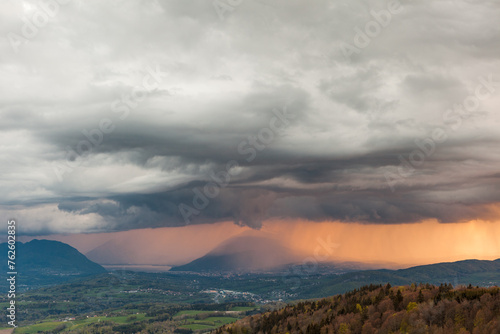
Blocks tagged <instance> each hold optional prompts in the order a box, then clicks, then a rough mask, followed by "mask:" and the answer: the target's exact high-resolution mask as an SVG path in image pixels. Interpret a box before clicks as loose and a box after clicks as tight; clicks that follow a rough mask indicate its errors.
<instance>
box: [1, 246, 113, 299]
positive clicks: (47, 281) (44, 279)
mask: <svg viewBox="0 0 500 334" xmlns="http://www.w3.org/2000/svg"><path fill="white" fill-rule="evenodd" d="M0 249H3V252H4V254H7V249H8V245H7V243H2V244H0ZM15 255H16V259H15V261H14V262H15V263H16V269H15V270H16V272H17V273H18V274H17V279H18V281H17V287H18V288H20V289H21V290H23V289H31V288H34V287H40V286H46V285H51V284H58V283H62V282H66V281H68V280H70V279H72V278H77V277H84V276H89V275H94V274H100V273H104V272H106V269H104V268H103V267H102V266H100V265H99V264H97V263H95V262H92V261H90V260H89V259H87V258H86V257H85V255H83V254H82V253H80V252H79V251H78V250H76V249H75V248H73V247H71V246H70V245H67V244H65V243H62V242H59V241H52V240H38V239H34V240H32V241H30V242H27V243H21V242H17V243H16V253H15ZM2 266H3V271H4V272H8V271H12V270H7V261H4V263H2ZM2 283H3V282H2Z"/></svg>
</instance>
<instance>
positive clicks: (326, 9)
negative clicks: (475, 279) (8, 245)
mask: <svg viewBox="0 0 500 334" xmlns="http://www.w3.org/2000/svg"><path fill="white" fill-rule="evenodd" d="M36 3H38V2H37V1H10V2H9V1H3V2H2V4H1V5H0V6H1V8H0V29H1V32H2V39H0V71H1V72H0V73H1V77H0V117H1V122H0V128H1V131H0V137H1V138H0V175H1V179H0V188H1V192H0V203H1V205H0V212H1V215H2V216H4V217H6V218H8V217H15V218H16V219H18V221H20V223H19V224H20V226H22V229H21V230H20V231H19V232H22V233H24V234H31V235H40V234H50V233H81V232H104V231H121V230H130V229H136V228H145V227H165V226H183V225H185V224H201V223H203V224H204V223H214V222H219V221H227V220H232V221H234V222H235V223H237V224H240V225H248V226H250V227H252V228H259V227H260V226H261V225H262V222H263V221H265V220H266V219H276V218H282V219H284V220H286V219H292V218H299V219H302V220H306V221H311V223H312V222H313V221H343V222H363V223H375V224H394V223H411V222H418V221H421V220H427V219H436V220H438V221H439V222H443V223H446V222H457V221H464V220H474V219H481V220H486V221H496V220H497V219H498V214H499V210H498V203H499V202H500V150H499V144H500V131H499V128H500V114H499V110H498V109H499V107H500V84H499V83H500V73H499V72H500V71H499V69H500V61H499V58H500V25H499V24H498V21H499V18H500V2H498V1H496V0H483V1H479V0H478V1H475V0H447V1H444V0H442V1H409V0H401V1H400V3H391V1H360V0H356V1H333V0H330V1H285V0H282V1H270V0H259V1H257V0H241V1H238V0H232V1H227V2H226V0H220V1H219V2H215V3H216V4H217V5H216V6H214V5H213V2H212V1H201V0H199V1H184V0H178V1H172V0H171V1H146V0H144V1H132V0H131V1H126V0H123V1H121V0H117V1H108V2H104V1H79V0H73V1H62V0H61V2H60V3H56V2H52V6H51V7H50V8H46V9H43V8H42V7H40V6H39V5H37V4H36ZM54 4H55V5H54ZM460 105H462V107H460ZM226 173H227V175H226ZM213 174H216V175H217V176H215V177H214V176H213ZM211 175H212V176H211ZM217 178H219V184H217V183H216V182H215V180H214V179H217ZM226 180H227V181H229V182H226ZM200 194H201V195H200Z"/></svg>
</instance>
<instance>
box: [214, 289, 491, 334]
mask: <svg viewBox="0 0 500 334" xmlns="http://www.w3.org/2000/svg"><path fill="white" fill-rule="evenodd" d="M212 333H214V334H233V333H271V334H272V333H290V334H299V333H303V334H321V333H352V334H354V333H366V334H371V333H462V334H465V333H497V334H498V333H500V288H498V287H493V288H478V287H476V288H473V287H472V286H469V287H467V288H465V287H461V288H458V289H453V287H452V286H451V284H450V285H448V284H444V285H440V286H439V287H437V286H433V285H430V284H425V285H424V284H421V285H419V286H417V285H415V284H412V285H411V286H401V287H391V286H390V285H389V284H387V285H385V286H382V285H370V286H364V287H362V288H360V289H359V290H354V291H351V292H348V293H345V294H344V295H337V296H334V297H330V298H324V299H321V300H318V301H308V302H299V303H298V304H296V305H290V306H287V307H285V308H283V309H281V310H277V311H272V312H267V313H264V314H257V315H252V316H249V317H246V318H244V319H242V320H239V321H237V322H236V323H234V324H231V325H226V326H223V327H221V328H219V329H217V330H215V331H213V332H212Z"/></svg>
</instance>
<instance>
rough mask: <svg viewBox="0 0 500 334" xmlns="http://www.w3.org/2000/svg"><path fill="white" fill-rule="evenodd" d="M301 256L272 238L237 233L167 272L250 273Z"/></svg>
mask: <svg viewBox="0 0 500 334" xmlns="http://www.w3.org/2000/svg"><path fill="white" fill-rule="evenodd" d="M301 259H302V258H301V257H300V256H299V255H298V254H297V253H295V252H294V251H293V250H291V249H289V248H287V247H285V246H283V245H281V244H279V243H277V242H276V240H272V239H268V238H263V237H255V236H237V237H234V238H231V239H229V240H226V241H225V242H223V243H222V244H220V245H219V246H217V247H216V248H215V249H213V250H212V251H210V252H209V253H208V254H206V255H205V256H202V257H201V258H198V259H196V260H194V261H192V262H190V263H187V264H185V265H182V266H177V267H174V268H172V269H171V271H194V272H208V271H211V272H226V271H231V272H250V271H263V270H264V271H266V270H272V269H275V268H282V267H283V266H285V265H288V264H292V263H296V262H299V261H300V260H301Z"/></svg>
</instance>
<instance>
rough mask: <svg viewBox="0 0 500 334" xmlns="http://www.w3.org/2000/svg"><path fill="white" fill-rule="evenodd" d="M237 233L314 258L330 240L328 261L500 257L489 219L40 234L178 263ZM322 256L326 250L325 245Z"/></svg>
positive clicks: (111, 259)
mask: <svg viewBox="0 0 500 334" xmlns="http://www.w3.org/2000/svg"><path fill="white" fill-rule="evenodd" d="M237 235H253V236H261V237H267V238H272V239H275V240H277V241H280V242H281V243H283V244H284V245H285V246H287V247H289V248H291V249H293V250H295V251H298V252H300V253H301V254H303V256H304V259H305V258H307V257H308V256H312V257H314V251H315V250H317V249H318V246H321V242H323V243H328V242H330V243H331V244H335V247H334V248H333V252H332V253H331V256H330V257H329V258H328V260H330V261H359V262H370V263H378V264H379V266H380V267H392V268H397V267H407V266H410V265H418V264H428V263H435V262H445V261H458V260H464V259H484V260H493V259H497V258H500V223H489V222H484V221H471V222H468V223H454V224H439V223H437V222H435V221H425V222H422V223H418V224H397V225H394V224H392V225H367V224H356V223H340V222H322V223H315V222H309V221H286V222H285V221H280V220H276V221H267V222H265V223H264V225H263V227H262V229H261V230H258V231H257V230H251V229H250V228H248V227H240V226H236V225H234V224H233V223H231V222H221V223H217V224H210V225H208V224H207V225H192V226H186V227H171V228H157V229H142V230H133V231H126V232H115V233H98V234H75V235H53V236H45V237H39V238H44V239H53V240H60V241H62V242H66V243H68V244H70V245H72V246H74V247H75V248H77V249H79V250H80V251H81V252H83V253H86V254H88V255H89V257H90V258H91V259H93V260H95V261H97V262H99V263H102V264H166V265H179V264H183V263H187V262H189V261H192V260H194V259H196V258H198V257H200V256H203V255H205V254H206V253H208V252H209V251H210V250H212V249H213V248H215V247H216V246H217V245H219V244H220V243H222V242H223V241H225V240H227V239H230V238H232V237H234V236H237ZM320 240H322V241H320ZM320 249H321V248H320ZM320 254H321V255H323V254H326V252H325V251H324V250H323V249H321V252H320ZM91 255H92V256H91Z"/></svg>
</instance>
